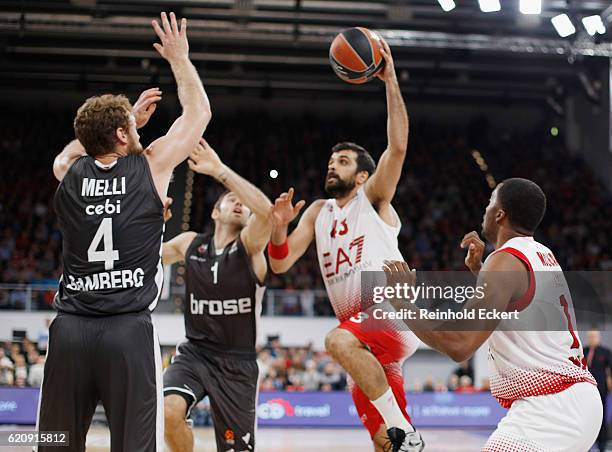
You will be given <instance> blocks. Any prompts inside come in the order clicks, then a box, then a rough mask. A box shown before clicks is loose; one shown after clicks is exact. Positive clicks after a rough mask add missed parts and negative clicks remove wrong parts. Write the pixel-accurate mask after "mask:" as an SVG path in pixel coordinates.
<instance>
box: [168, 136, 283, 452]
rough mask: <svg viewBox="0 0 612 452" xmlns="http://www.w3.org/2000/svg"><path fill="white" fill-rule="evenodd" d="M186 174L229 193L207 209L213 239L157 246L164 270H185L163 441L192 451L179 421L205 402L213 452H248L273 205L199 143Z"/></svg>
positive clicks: (183, 238) (192, 237) (179, 451)
mask: <svg viewBox="0 0 612 452" xmlns="http://www.w3.org/2000/svg"><path fill="white" fill-rule="evenodd" d="M189 167H190V168H191V169H192V170H193V171H196V172H198V173H202V174H206V175H209V176H211V177H214V178H215V179H217V180H218V181H219V182H221V183H222V184H223V185H224V186H225V188H226V189H227V190H228V191H226V192H224V193H223V194H222V195H221V196H220V197H219V199H218V200H217V202H216V203H215V206H214V208H213V211H212V215H211V217H212V219H213V220H214V223H215V227H214V232H213V233H211V234H197V233H195V232H192V231H189V232H184V233H182V234H179V235H178V236H176V237H175V238H173V239H172V240H170V241H168V242H166V243H164V246H163V260H164V263H165V264H172V263H174V262H178V261H184V262H185V267H186V270H187V272H186V275H185V280H186V293H185V303H184V315H185V333H186V340H185V342H183V343H182V344H180V345H179V346H178V348H177V355H176V357H175V358H174V360H173V361H172V364H170V367H168V369H166V372H165V373H164V404H165V417H166V441H167V443H168V445H169V446H170V450H171V451H172V452H189V451H192V450H193V434H192V432H191V429H190V428H189V427H188V425H187V422H186V421H185V419H186V418H187V417H188V416H189V413H190V411H191V408H192V407H193V406H194V405H195V404H196V403H197V402H198V401H200V400H201V399H203V398H204V397H206V396H209V397H210V403H211V408H212V416H213V423H214V426H215V436H216V440H217V450H218V451H220V452H221V451H223V452H225V451H230V450H235V451H253V450H255V430H256V429H255V425H256V415H255V412H256V406H257V380H258V374H259V373H258V368H257V362H256V354H255V340H256V337H257V325H258V323H259V316H260V314H261V302H262V297H263V293H264V290H265V288H264V285H263V284H264V279H265V276H266V272H267V269H268V267H267V262H266V258H265V256H264V249H265V247H266V244H267V243H268V240H269V239H270V230H271V223H270V210H271V208H272V203H271V202H270V200H269V199H268V198H267V197H266V195H264V194H263V193H262V192H261V190H259V189H258V188H256V187H255V186H253V185H252V184H250V183H249V182H247V181H246V180H245V179H243V178H242V177H240V176H239V175H238V174H236V173H235V172H233V171H232V170H231V169H230V168H228V167H227V166H225V165H224V164H223V163H222V162H221V160H220V159H219V157H218V156H217V154H216V153H215V151H214V150H213V149H212V148H211V147H210V146H209V145H208V144H207V143H206V141H204V140H201V142H200V145H199V146H198V148H197V149H196V150H195V151H194V153H193V154H192V155H191V157H190V160H189ZM251 212H252V213H253V214H252V215H251Z"/></svg>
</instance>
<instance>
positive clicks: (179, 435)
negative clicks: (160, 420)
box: [164, 394, 193, 452]
mask: <svg viewBox="0 0 612 452" xmlns="http://www.w3.org/2000/svg"><path fill="white" fill-rule="evenodd" d="M188 410H189V405H187V401H186V400H185V398H184V397H183V396H180V395H177V394H169V395H164V431H165V438H166V444H167V445H168V448H169V450H170V452H192V451H193V432H192V430H191V428H190V427H189V424H188V423H187V419H186V418H187V412H188Z"/></svg>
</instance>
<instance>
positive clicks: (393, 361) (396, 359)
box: [338, 318, 418, 438]
mask: <svg viewBox="0 0 612 452" xmlns="http://www.w3.org/2000/svg"><path fill="white" fill-rule="evenodd" d="M352 319H353V320H351V319H348V320H345V321H344V322H342V323H341V324H340V325H339V326H338V328H342V329H344V330H347V331H350V332H351V333H352V334H353V335H354V336H355V337H356V338H357V339H359V341H360V342H361V343H363V344H364V345H366V346H367V347H368V348H369V349H370V351H371V352H372V354H373V355H374V356H375V357H376V359H377V360H378V362H379V363H380V364H381V365H382V366H383V369H384V371H385V375H386V377H387V382H388V383H389V386H390V387H391V390H392V391H393V394H394V395H395V399H396V400H397V403H398V405H399V407H400V409H401V410H402V413H404V416H406V419H408V422H410V416H408V413H407V412H406V405H407V403H406V393H405V391H404V377H403V375H402V362H403V361H404V359H405V358H407V357H408V356H410V355H412V353H414V351H415V350H416V347H417V346H418V339H416V336H414V335H413V334H412V333H409V332H405V331H385V330H380V329H379V330H368V328H364V325H363V324H362V323H360V322H356V321H355V319H354V318H352ZM350 389H351V394H352V396H353V402H355V408H357V413H358V414H359V417H360V418H361V422H362V423H363V425H364V426H365V427H366V428H367V429H368V431H369V432H370V436H371V437H372V438H373V437H374V435H375V434H376V433H377V432H378V430H379V429H380V426H381V425H384V420H383V418H382V416H381V415H380V413H379V412H378V410H377V409H376V407H375V406H374V404H372V402H371V401H370V399H369V398H368V396H366V395H365V394H364V393H363V391H362V390H361V389H360V388H359V386H357V384H355V382H353V381H351V382H350Z"/></svg>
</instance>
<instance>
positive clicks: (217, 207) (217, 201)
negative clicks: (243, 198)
mask: <svg viewBox="0 0 612 452" xmlns="http://www.w3.org/2000/svg"><path fill="white" fill-rule="evenodd" d="M230 193H231V192H230V191H229V190H223V191H222V192H221V194H220V195H219V197H218V198H217V200H216V201H215V205H214V206H213V209H217V210H219V206H221V203H222V202H223V198H225V197H226V196H227V195H229V194H230Z"/></svg>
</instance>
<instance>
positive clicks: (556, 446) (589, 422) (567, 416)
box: [482, 383, 603, 452]
mask: <svg viewBox="0 0 612 452" xmlns="http://www.w3.org/2000/svg"><path fill="white" fill-rule="evenodd" d="M602 416H603V407H602V404H601V398H600V397H599V392H598V391H597V388H596V387H595V386H594V385H592V384H591V383H576V384H574V385H572V386H570V387H569V388H567V389H566V390H565V391H561V392H559V393H557V394H550V395H542V396H534V397H525V398H524V399H519V400H517V401H515V402H514V403H513V404H512V406H511V407H510V410H508V414H506V416H504V418H503V419H502V420H501V421H500V422H499V424H498V425H497V429H496V430H495V431H494V432H493V434H492V435H491V437H490V438H489V440H488V441H487V443H486V444H485V446H484V448H483V449H482V450H483V452H552V451H554V452H586V451H588V450H589V449H590V448H591V446H592V445H593V443H594V442H595V439H597V434H598V433H599V428H600V427H601V420H602Z"/></svg>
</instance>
